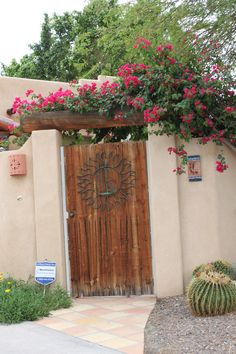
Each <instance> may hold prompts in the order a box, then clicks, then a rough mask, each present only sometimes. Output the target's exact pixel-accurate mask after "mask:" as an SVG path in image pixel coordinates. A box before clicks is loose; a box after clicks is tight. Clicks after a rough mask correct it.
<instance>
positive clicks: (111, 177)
mask: <svg viewBox="0 0 236 354" xmlns="http://www.w3.org/2000/svg"><path fill="white" fill-rule="evenodd" d="M134 187H135V171H132V169H131V163H130V161H128V160H127V159H123V158H121V157H120V156H118V155H115V154H113V153H112V152H110V153H105V152H102V153H97V154H96V158H95V159H94V160H93V159H89V160H88V161H87V162H86V163H85V164H84V166H83V167H82V168H81V173H80V175H79V176H78V190H79V193H80V194H81V197H82V199H83V200H85V201H86V203H87V205H89V206H91V207H92V208H94V209H100V210H101V211H110V210H111V209H113V208H116V207H118V206H120V205H121V204H123V203H124V202H125V201H126V200H127V199H128V198H129V197H130V195H131V193H132V189H133V188H134Z"/></svg>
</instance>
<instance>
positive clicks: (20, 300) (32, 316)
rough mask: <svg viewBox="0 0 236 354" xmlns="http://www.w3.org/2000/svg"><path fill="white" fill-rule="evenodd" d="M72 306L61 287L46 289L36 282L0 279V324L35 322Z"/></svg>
mask: <svg viewBox="0 0 236 354" xmlns="http://www.w3.org/2000/svg"><path fill="white" fill-rule="evenodd" d="M71 304H72V301H71V298H70V297H69V295H68V294H67V292H66V291H65V290H64V289H63V288H61V287H60V286H56V287H47V288H46V291H45V292H44V288H43V287H42V286H41V285H39V284H37V283H34V282H25V281H21V280H15V279H12V278H8V279H3V278H1V277H0V323H19V322H22V321H34V320H36V319H38V318H41V317H44V316H48V315H49V313H50V311H52V310H57V309H59V308H67V307H70V306H71Z"/></svg>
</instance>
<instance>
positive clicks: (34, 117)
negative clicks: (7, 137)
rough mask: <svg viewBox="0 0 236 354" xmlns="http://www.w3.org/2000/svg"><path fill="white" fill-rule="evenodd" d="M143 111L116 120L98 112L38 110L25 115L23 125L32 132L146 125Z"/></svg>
mask: <svg viewBox="0 0 236 354" xmlns="http://www.w3.org/2000/svg"><path fill="white" fill-rule="evenodd" d="M144 124H145V123H144V119H143V113H141V112H139V113H134V114H132V115H130V116H128V117H127V118H124V119H123V120H114V118H113V117H112V118H111V117H107V116H106V115H99V114H98V113H93V112H88V113H83V114H81V113H74V112H69V111H57V112H36V113H32V114H31V115H29V116H26V117H23V118H22V120H21V127H22V130H23V132H25V133H31V132H32V131H33V130H46V129H57V130H59V131H62V130H80V129H89V128H112V127H122V126H136V125H144Z"/></svg>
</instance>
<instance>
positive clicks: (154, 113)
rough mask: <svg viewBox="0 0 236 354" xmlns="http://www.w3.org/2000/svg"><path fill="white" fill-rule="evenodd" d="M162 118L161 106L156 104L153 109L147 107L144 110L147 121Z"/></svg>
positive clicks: (153, 121)
mask: <svg viewBox="0 0 236 354" xmlns="http://www.w3.org/2000/svg"><path fill="white" fill-rule="evenodd" d="M160 118H161V116H160V107H159V106H154V107H153V108H152V109H146V110H145V111H144V121H145V122H146V123H156V122H158V120H159V119H160Z"/></svg>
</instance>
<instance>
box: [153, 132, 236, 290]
mask: <svg viewBox="0 0 236 354" xmlns="http://www.w3.org/2000/svg"><path fill="white" fill-rule="evenodd" d="M174 145H175V142H174V139H173V138H167V137H156V136H154V135H151V136H150V137H149V141H148V144H147V146H148V170H149V196H150V210H151V215H150V216H151V229H152V239H153V254H154V257H155V258H156V260H155V262H154V278H155V283H156V292H157V294H158V295H159V296H160V297H163V296H166V295H176V294H181V293H182V289H185V287H186V285H187V284H188V282H189V280H190V278H191V273H192V270H193V268H194V267H195V266H196V265H199V264H201V263H204V262H209V261H213V260H216V259H219V258H221V259H226V260H228V261H231V262H235V261H236V237H235V236H236V235H235V230H236V193H235V191H236V188H235V182H236V154H235V152H234V151H233V150H230V149H229V148H228V147H227V146H224V147H223V150H224V155H225V157H226V160H227V163H228V164H229V166H230V168H229V170H227V171H226V172H225V173H223V174H221V173H218V172H216V170H215V160H216V157H217V155H218V153H219V152H220V150H221V148H219V147H217V146H216V145H214V144H213V143H212V144H208V145H207V146H202V145H199V144H197V143H196V141H192V142H191V143H190V144H186V145H185V148H186V150H187V152H188V154H189V155H195V154H196V155H200V156H201V168H202V176H203V179H202V181H201V182H189V181H188V177H187V175H181V176H176V175H175V174H173V173H172V169H174V168H175V167H176V159H175V157H174V156H170V155H168V152H167V148H168V147H169V146H174ZM181 267H182V268H181ZM181 277H182V278H181ZM183 285H184V288H182V286H183Z"/></svg>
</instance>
